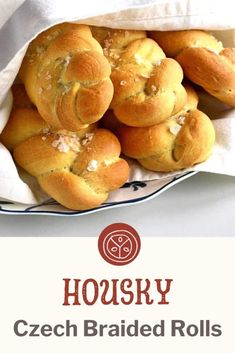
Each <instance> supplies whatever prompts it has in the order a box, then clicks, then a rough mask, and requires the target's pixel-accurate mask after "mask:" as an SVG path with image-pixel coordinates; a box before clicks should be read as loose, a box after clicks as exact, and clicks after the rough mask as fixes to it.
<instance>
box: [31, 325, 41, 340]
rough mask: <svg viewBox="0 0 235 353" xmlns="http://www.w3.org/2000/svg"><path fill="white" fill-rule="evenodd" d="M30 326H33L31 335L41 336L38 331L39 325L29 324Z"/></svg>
mask: <svg viewBox="0 0 235 353" xmlns="http://www.w3.org/2000/svg"><path fill="white" fill-rule="evenodd" d="M29 327H32V328H33V329H32V330H31V331H30V333H29V337H39V333H36V332H37V330H38V328H39V325H29Z"/></svg>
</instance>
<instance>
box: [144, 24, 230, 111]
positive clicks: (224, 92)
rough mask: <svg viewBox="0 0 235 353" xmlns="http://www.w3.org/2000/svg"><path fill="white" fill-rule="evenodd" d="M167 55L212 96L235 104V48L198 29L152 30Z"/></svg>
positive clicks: (152, 36) (151, 33) (152, 34)
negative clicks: (225, 46)
mask: <svg viewBox="0 0 235 353" xmlns="http://www.w3.org/2000/svg"><path fill="white" fill-rule="evenodd" d="M150 37H151V38H153V39H154V40H156V42H157V43H158V44H159V45H160V46H161V47H162V49H163V50H164V52H165V53H166V55H168V56H170V57H174V58H175V59H176V60H177V61H178V62H179V63H180V65H181V66H182V68H183V70H184V73H185V75H186V76H187V77H188V78H189V79H190V80H191V81H193V82H195V83H196V84H198V85H199V86H201V87H203V88H204V89H205V90H206V91H207V92H208V93H210V94H211V95H212V96H215V97H216V98H218V99H219V100H221V101H222V102H224V103H226V104H228V105H230V106H232V107H235V49H234V48H225V49H224V48H223V44H222V43H221V42H219V41H218V40H217V39H216V38H215V37H214V36H212V35H211V34H209V33H206V32H203V31H199V30H189V31H174V32H173V31H169V32H158V31H155V32H150Z"/></svg>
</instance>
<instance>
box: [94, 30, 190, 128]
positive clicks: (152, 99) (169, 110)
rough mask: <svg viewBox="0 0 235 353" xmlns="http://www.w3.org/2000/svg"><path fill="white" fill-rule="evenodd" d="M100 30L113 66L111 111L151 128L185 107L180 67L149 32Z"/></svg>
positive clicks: (124, 120) (101, 39)
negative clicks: (147, 36) (150, 36)
mask: <svg viewBox="0 0 235 353" xmlns="http://www.w3.org/2000/svg"><path fill="white" fill-rule="evenodd" d="M91 30H92V31H93V29H91ZM96 31H97V32H98V34H95V35H96V38H97V39H98V40H99V42H100V43H101V45H102V47H103V49H104V54H105V56H106V57H107V58H108V60H109V61H110V63H111V65H112V74H111V79H112V82H113V85H114V97H113V100H112V103H111V108H112V109H113V110H114V113H115V115H116V116H117V118H118V119H119V120H120V121H121V122H122V123H125V124H126V125H129V126H151V125H153V124H156V123H159V122H161V121H164V120H165V119H167V118H168V117H170V116H171V115H172V114H175V113H177V112H178V111H179V110H180V109H181V108H182V107H183V106H184V104H185V102H186V92H185V90H184V88H183V86H182V85H181V82H182V79H183V71H182V69H181V67H180V65H179V64H178V63H177V62H176V61H175V60H173V59H167V58H166V57H165V54H164V53H163V51H162V49H161V48H160V47H159V46H158V45H157V44H156V43H155V42H154V41H153V40H151V39H149V38H146V37H145V36H146V34H145V32H138V31H125V30H110V29H107V28H103V29H102V28H100V29H98V30H97V29H96ZM96 31H95V32H96ZM102 31H103V33H102ZM126 33H128V35H126Z"/></svg>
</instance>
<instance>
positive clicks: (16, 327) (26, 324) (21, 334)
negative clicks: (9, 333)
mask: <svg viewBox="0 0 235 353" xmlns="http://www.w3.org/2000/svg"><path fill="white" fill-rule="evenodd" d="M20 324H22V325H24V326H28V323H27V321H25V320H18V321H16V322H15V324H14V332H15V334H16V336H19V337H23V336H26V335H27V333H28V331H26V330H25V331H24V332H20V331H19V325H20Z"/></svg>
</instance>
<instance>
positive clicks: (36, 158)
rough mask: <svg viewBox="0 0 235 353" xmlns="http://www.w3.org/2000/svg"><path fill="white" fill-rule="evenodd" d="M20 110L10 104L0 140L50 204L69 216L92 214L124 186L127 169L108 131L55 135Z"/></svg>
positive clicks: (19, 106)
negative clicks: (65, 210)
mask: <svg viewBox="0 0 235 353" xmlns="http://www.w3.org/2000/svg"><path fill="white" fill-rule="evenodd" d="M15 91H17V90H15ZM22 97H23V96H22ZM24 104H25V100H24V98H23V99H22V101H19V100H18V101H16V104H15V106H14V108H13V110H12V113H11V115H10V118H9V121H8V123H7V125H6V127H5V128H4V130H3V132H2V134H1V136H0V140H1V142H2V143H3V144H4V145H5V146H6V147H7V148H8V149H9V150H10V151H12V153H13V157H14V159H15V161H16V162H17V163H18V165H19V166H21V167H22V168H23V169H25V170H26V171H27V172H28V173H29V174H31V175H33V176H35V177H36V178H37V180H38V182H39V184H40V186H41V187H42V189H43V190H45V191H46V192H47V193H48V194H49V195H50V196H52V197H53V198H54V199H55V200H57V201H58V202H59V203H61V204H62V205H63V206H65V207H67V208H70V209H74V210H85V209H90V208H94V207H97V206H99V205H100V204H101V203H102V202H104V201H105V200H106V199H107V197H108V195H109V192H110V191H112V190H115V189H117V188H119V187H121V186H122V185H123V184H124V183H125V182H126V180H127V178H128V174H129V167H128V164H127V162H126V161H125V160H123V159H121V158H119V155H120V152H121V148H120V143H119V141H118V140H117V138H116V137H115V136H114V135H113V134H112V133H111V132H110V131H108V130H105V129H97V128H96V125H95V124H92V125H89V126H88V127H86V128H84V129H81V130H79V131H77V132H75V133H74V132H70V131H67V130H58V131H55V130H54V129H52V128H51V127H49V125H48V124H47V123H46V122H45V121H44V120H43V119H42V118H41V116H40V115H39V113H38V112H37V110H36V109H32V108H25V107H24Z"/></svg>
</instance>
